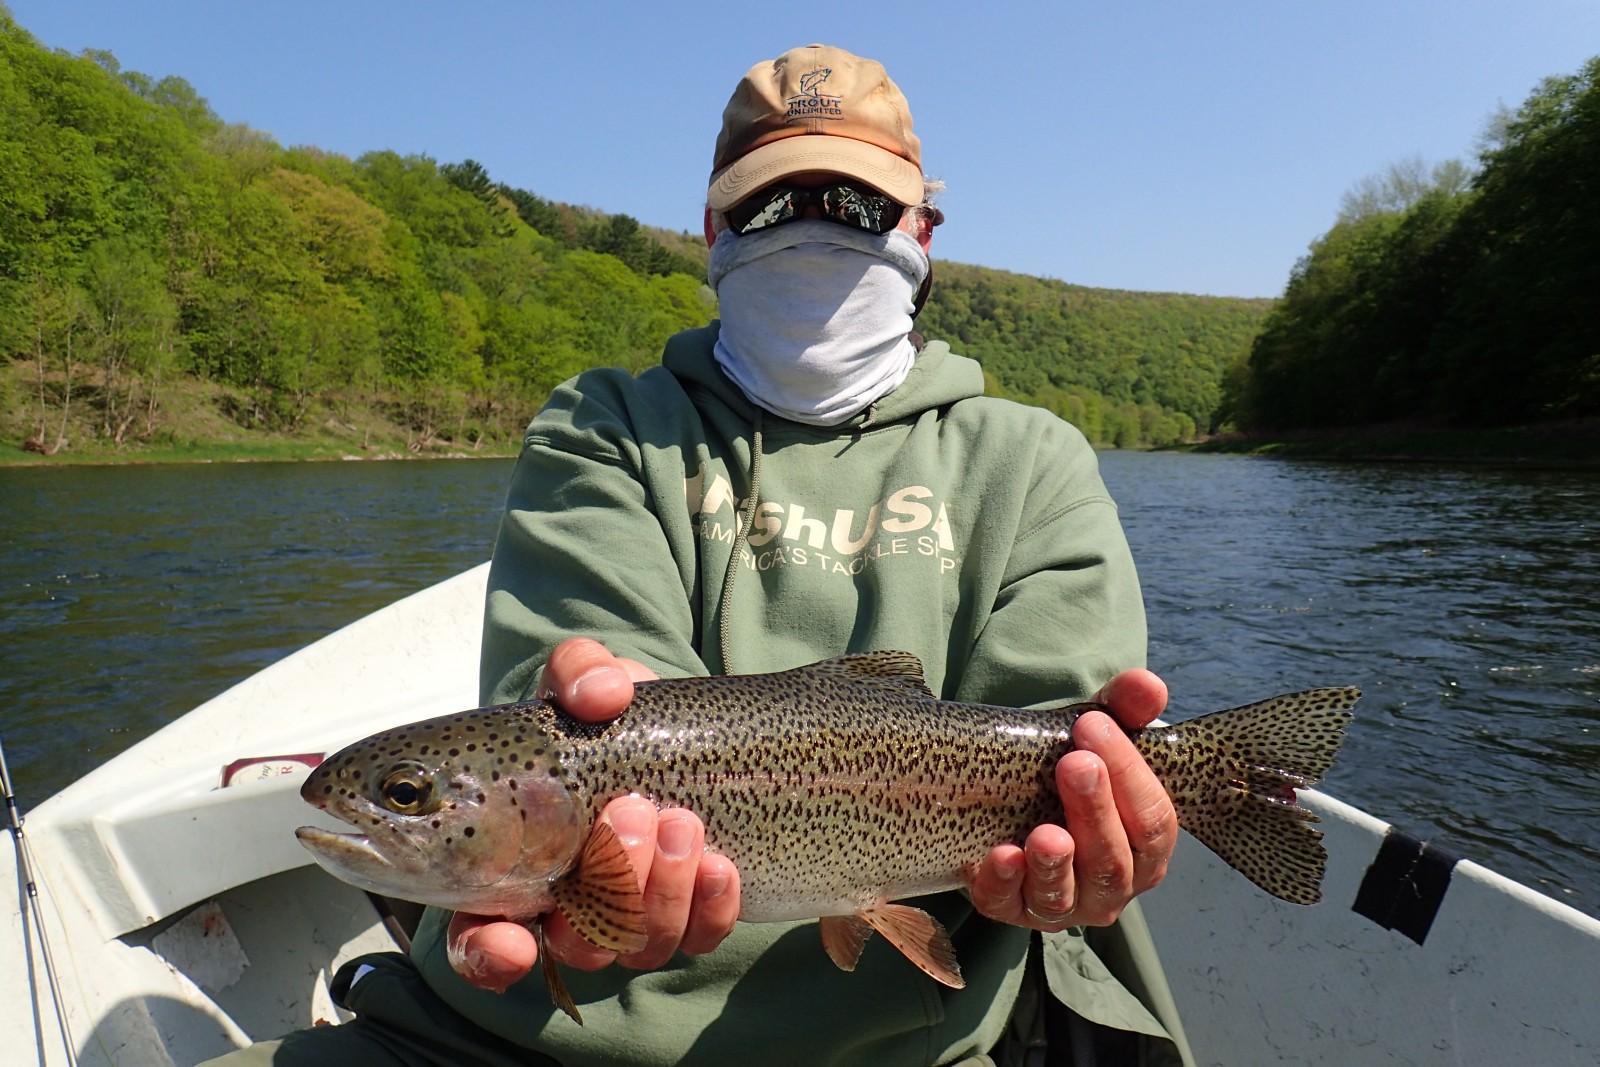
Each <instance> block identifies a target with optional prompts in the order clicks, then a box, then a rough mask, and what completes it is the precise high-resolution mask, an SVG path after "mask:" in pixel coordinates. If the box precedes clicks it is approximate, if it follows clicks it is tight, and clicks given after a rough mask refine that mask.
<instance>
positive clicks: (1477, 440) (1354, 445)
mask: <svg viewBox="0 0 1600 1067" xmlns="http://www.w3.org/2000/svg"><path fill="white" fill-rule="evenodd" d="M1178 450H1181V451H1186V452H1220V453H1228V454H1233V455H1251V456H1278V457H1289V458H1295V459H1336V460H1352V461H1361V462H1382V463H1483V464H1500V465H1506V466H1528V467H1597V468H1600V419H1571V420H1565V421H1561V422H1550V423H1539V424H1535V425H1530V426H1502V427H1496V428H1493V429H1483V430H1442V429H1432V428H1427V427H1421V426H1416V425H1399V426H1396V425H1389V426H1373V427H1363V428H1357V429H1343V430H1330V431H1322V432H1309V431H1308V432H1303V433H1296V434H1288V435H1284V436H1281V437H1243V436H1229V437H1217V438H1213V439H1211V440H1208V441H1202V442H1199V443H1197V444H1191V445H1183V446H1181V447H1180V449H1178Z"/></svg>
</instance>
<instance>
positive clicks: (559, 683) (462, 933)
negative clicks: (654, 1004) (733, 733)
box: [448, 637, 739, 993]
mask: <svg viewBox="0 0 1600 1067" xmlns="http://www.w3.org/2000/svg"><path fill="white" fill-rule="evenodd" d="M655 677H656V675H655V674H654V672H652V671H651V670H650V669H649V668H648V667H646V666H644V665H643V664H642V663H638V662H636V661H634V660H630V659H622V658H619V657H617V656H613V655H612V654H611V653H610V652H609V651H608V650H607V649H606V648H605V647H604V646H603V645H601V644H600V643H599V642H597V641H591V640H589V639H587V638H581V637H579V638H573V639H571V640H567V641H563V642H562V643H561V644H559V645H557V646H556V647H555V649H554V650H553V651H552V652H551V653H550V659H549V662H547V663H546V664H545V669H544V675H543V677H542V678H541V680H540V684H539V692H538V696H539V698H540V699H542V700H553V701H554V702H555V703H557V704H559V705H560V706H561V708H562V710H564V711H566V713H567V714H569V715H571V716H572V717H573V718H575V719H582V720H584V721H585V722H605V721H607V720H609V719H614V718H616V717H617V716H618V715H621V714H622V712H623V711H624V710H626V709H627V707H628V705H629V704H630V703H631V702H632V701H633V683H634V682H643V681H649V680H651V679H653V678H655ZM600 819H601V821H604V822H607V823H609V824H610V826H611V828H612V830H614V831H615V832H616V834H617V837H618V839H619V840H621V841H622V844H623V846H624V847H625V848H626V849H627V851H628V859H629V860H630V861H631V862H632V864H633V869H634V872H635V873H636V874H637V875H638V876H639V882H640V885H641V887H642V888H643V890H644V903H645V925H646V927H647V929H648V931H649V942H648V943H647V944H646V945H645V947H644V948H643V949H641V950H639V951H638V952H635V953H631V954H629V955H627V956H622V957H620V958H619V957H618V956H617V954H616V953H614V952H608V951H606V950H604V949H598V948H595V947H594V946H593V945H591V944H589V943H588V942H587V941H585V940H584V939H583V938H581V937H579V936H578V935H577V933H575V932H574V931H573V929H572V927H571V926H570V925H568V923H567V921H566V920H565V919H564V918H562V917H561V915H560V913H558V912H552V913H550V914H549V915H546V916H545V917H544V920H543V922H544V932H545V945H546V947H547V948H548V949H549V951H550V954H551V956H552V957H553V958H554V959H556V960H558V961H559V962H561V963H565V964H567V965H569V966H572V967H577V968H579V969H580V970H597V969H599V968H601V967H604V966H606V965H607V964H609V963H611V962H613V961H616V962H620V963H622V964H623V965H624V966H627V967H637V968H640V969H648V968H652V967H660V966H661V965H662V964H664V963H666V962H667V961H668V960H669V959H671V958H672V955H673V953H674V952H683V953H685V954H686V955H690V956H694V955H698V954H700V953H704V952H710V951H711V950H712V949H714V948H716V947H717V945H719V944H721V942H722V939H723V938H725V937H727V936H728V933H729V932H730V931H731V930H732V929H733V924H734V921H735V920H737V919H738V917H739V872H738V871H737V870H735V869H734V866H733V863H732V862H730V861H729V860H728V859H727V857H725V856H719V855H717V854H716V853H711V852H707V851H705V828H704V827H703V826H702V825H701V823H700V820H699V818H698V817H696V816H695V814H694V813H693V812H690V811H686V810H684V809H682V808H668V809H666V810H665V811H661V812H659V813H658V812H657V811H656V808H655V805H654V804H652V803H650V801H648V800H646V799H644V798H643V797H637V796H627V797H618V798H617V799H616V800H613V801H612V802H611V803H609V804H607V805H606V807H605V809H604V810H603V811H602V812H601V813H600ZM448 943H449V957H450V965H451V966H452V967H454V968H455V970H456V973H457V974H459V975H461V977H462V978H465V979H466V980H467V981H468V982H471V983H472V984H473V985H476V986H479V987H481V988H484V989H491V990H494V991H495V992H497V993H501V992H504V991H505V990H506V989H508V988H510V987H511V985H512V984H513V983H515V982H517V981H519V980H520V979H521V978H522V977H523V976H524V975H526V974H527V973H528V971H529V970H531V969H532V968H533V966H534V964H535V963H536V962H537V960H538V956H539V949H538V943H537V941H536V939H535V938H534V935H533V932H532V931H531V930H529V929H528V928H527V927H525V926H523V925H522V924H520V923H514V922H506V921H503V920H499V919H496V918H492V917H486V916H481V915H464V914H460V913H457V914H456V915H455V916H453V917H452V918H451V920H450V933H449V942H448Z"/></svg>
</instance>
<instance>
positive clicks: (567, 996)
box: [533, 922, 583, 1026]
mask: <svg viewBox="0 0 1600 1067" xmlns="http://www.w3.org/2000/svg"><path fill="white" fill-rule="evenodd" d="M533 936H534V937H535V938H537V939H538V941H539V965H540V968H541V969H542V970H543V971H544V984H545V988H546V989H548V990H550V1000H551V1001H552V1002H553V1003H554V1004H555V1006H556V1007H558V1008H560V1009H561V1010H562V1011H564V1012H566V1013H567V1014H568V1015H569V1016H571V1017H572V1021H573V1022H575V1023H577V1024H578V1025H579V1026H582V1025H583V1016H582V1015H579V1014H578V1006H577V1005H576V1004H574V1003H573V1002H572V994H571V993H568V992H567V983H566V982H564V981H562V979H561V971H560V969H559V968H557V967H556V961H555V957H554V956H552V955H550V949H549V948H547V947H546V945H545V939H544V923H542V922H536V923H534V924H533Z"/></svg>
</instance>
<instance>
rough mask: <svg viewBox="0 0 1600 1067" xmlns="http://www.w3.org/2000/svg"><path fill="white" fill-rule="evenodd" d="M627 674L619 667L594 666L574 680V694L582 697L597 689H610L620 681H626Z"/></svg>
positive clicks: (575, 696) (574, 696)
mask: <svg viewBox="0 0 1600 1067" xmlns="http://www.w3.org/2000/svg"><path fill="white" fill-rule="evenodd" d="M626 680H627V675H625V674H623V673H622V671H621V669H620V668H617V667H592V668H590V669H589V670H586V671H584V672H583V673H582V674H580V675H578V677H576V678H574V679H573V681H572V696H573V698H574V699H577V698H580V697H582V696H583V694H585V693H588V692H591V691H592V690H595V689H610V688H613V687H614V686H616V684H617V683H618V682H619V681H626Z"/></svg>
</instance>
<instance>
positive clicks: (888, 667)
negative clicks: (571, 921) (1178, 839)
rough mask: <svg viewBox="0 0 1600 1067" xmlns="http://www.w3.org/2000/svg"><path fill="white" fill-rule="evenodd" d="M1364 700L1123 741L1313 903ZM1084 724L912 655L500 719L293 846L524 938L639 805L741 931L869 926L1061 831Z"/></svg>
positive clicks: (405, 751)
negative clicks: (621, 800) (683, 817)
mask: <svg viewBox="0 0 1600 1067" xmlns="http://www.w3.org/2000/svg"><path fill="white" fill-rule="evenodd" d="M1359 695H1360V694H1359V692H1358V691H1357V690H1355V689H1348V688H1344V689H1317V690H1310V691H1307V692H1305V693H1296V694H1287V695H1285V696H1281V697H1274V698H1272V699H1270V700H1266V701H1261V702H1260V703H1257V704H1251V705H1247V706H1244V707H1241V708H1235V709H1230V710H1229V711H1224V712H1217V713H1214V714H1212V715H1208V716H1203V717H1201V718H1198V719H1194V720H1190V721H1188V722H1183V723H1178V724H1176V725H1172V726H1163V727H1158V728H1153V729H1147V730H1142V731H1134V732H1132V733H1131V734H1130V736H1131V737H1132V738H1133V739H1134V742H1135V744H1136V745H1137V747H1138V748H1139V751H1140V752H1141V753H1142V754H1143V755H1144V757H1145V759H1146V760H1147V761H1148V762H1149V763H1150V766H1151V767H1152V769H1153V770H1154V772H1155V774H1156V776H1157V777H1158V778H1159V779H1160V780H1161V782H1162V784H1163V785H1164V786H1165V787H1166V789H1167V791H1168V793H1169V794H1170V795H1171V796H1172V798H1173V801H1174V805H1175V807H1176V808H1177V810H1178V814H1179V822H1180V825H1182V826H1183V827H1184V828H1185V829H1186V830H1188V831H1189V832H1191V833H1193V834H1194V835H1195V836H1196V837H1198V838H1199V839H1200V840H1202V841H1203V842H1204V843H1206V844H1207V845H1208V846H1209V847H1210V848H1212V849H1213V851H1216V852H1217V853H1218V854H1219V855H1221V856H1222V857H1223V859H1225V860H1226V861H1227V862H1229V863H1230V864H1231V865H1233V866H1234V867H1236V868H1237V869H1239V870H1240V871H1241V872H1242V873H1243V874H1244V875H1245V876H1246V877H1248V878H1250V879H1251V881H1253V882H1255V883H1256V884H1257V885H1259V886H1261V887H1262V888H1263V889H1265V890H1267V891H1268V892H1270V893H1272V894H1274V895H1276V896H1279V897H1281V898H1283V899H1285V900H1289V901H1292V902H1295V903H1314V902H1315V901H1316V900H1318V899H1319V898H1320V883H1321V878H1322V873H1323V868H1324V865H1325V860H1326V857H1325V854H1324V852H1323V849H1322V845H1321V843H1320V840H1319V838H1320V836H1321V835H1320V834H1319V833H1318V832H1317V831H1316V830H1314V829H1312V828H1311V826H1310V825H1309V824H1310V823H1313V822H1315V821H1316V818H1315V816H1314V815H1313V814H1312V813H1310V812H1308V811H1306V810H1305V809H1303V808H1301V807H1299V806H1298V804H1297V803H1296V802H1295V799H1294V790H1295V789H1297V788H1300V787H1304V786H1308V785H1311V784H1312V783H1314V782H1315V781H1316V780H1317V779H1318V778H1319V777H1320V776H1321V775H1322V774H1323V773H1324V772H1325V771H1326V770H1327V768H1328V766H1329V765H1330V764H1331V763H1332V761H1333V757H1334V754H1335V753H1336V751H1337V749H1338V746H1339V744H1340V742H1341V740H1342V732H1343V729H1344V726H1345V725H1346V723H1347V722H1348V721H1349V718H1350V715H1349V712H1348V710H1347V709H1348V708H1349V707H1350V706H1351V705H1352V704H1354V702H1355V701H1356V699H1357V698H1358V697H1359ZM1091 707H1096V705H1087V704H1081V705H1075V706H1074V707H1071V708H1067V709H1061V710H1046V711H1036V710H1024V709H1017V708H1007V707H991V706H983V705H969V704H959V703H953V702H948V701H940V700H937V699H935V698H934V696H933V695H932V694H931V693H930V692H929V691H928V690H927V687H926V685H925V684H924V683H923V681H922V674H921V666H920V663H918V661H917V660H916V658H915V657H914V656H911V655H909V654H905V653H868V654H865V655H856V656H846V657H841V658H839V659H835V660H828V661H824V662H822V663H818V664H813V665H811V666H808V667H801V668H797V669H795V670H791V671H784V672H779V673H775V674H767V675H744V676H731V677H722V678H687V679H676V680H662V681H657V682H648V683H641V684H639V685H637V686H636V688H635V697H634V700H633V703H632V705H631V706H630V708H629V709H628V711H627V712H626V713H625V714H624V715H622V716H621V717H620V718H619V719H617V720H614V721H612V722H611V723H609V724H605V725H603V726H592V725H588V724H584V723H581V722H578V721H577V720H575V719H572V718H571V717H569V716H567V715H566V714H564V713H563V712H561V711H560V710H559V709H558V708H556V707H554V706H553V705H551V704H548V703H545V702H543V701H530V702H526V703H519V704H509V705H502V706H499V707H493V708H484V709H480V710H477V711H470V712H463V713H460V714H457V715H449V716H444V717H441V718H437V719H432V720H429V721H427V722H422V723H416V724H412V725H410V726H405V727H399V728H396V729H393V730H388V731H384V732H383V733H380V734H376V735H374V736H373V737H370V738H368V739H366V740H364V741H361V742H358V743H356V744H355V745H352V746H350V747H349V748H346V749H345V750H343V751H342V752H339V753H337V754H335V755H334V756H332V757H330V758H329V759H328V760H327V761H326V762H324V763H323V765H322V766H321V767H320V768H318V769H317V770H316V771H315V772H313V774H312V775H311V777H310V778H309V779H308V780H307V782H306V783H305V786H304V788H303V789H302V795H303V796H304V797H305V798H306V799H307V800H308V801H310V802H311V803H313V804H316V805H317V806H319V807H322V808H325V809H326V810H328V811H330V812H331V813H333V814H334V815H337V816H339V817H340V818H343V819H345V820H346V821H348V822H351V823H352V824H353V825H355V826H356V827H357V828H358V829H363V830H366V831H368V834H369V838H363V839H353V838H350V837H349V836H348V835H329V834H325V833H323V832H320V831H309V830H303V831H302V832H301V833H302V839H303V840H305V841H306V844H307V845H308V846H309V847H311V848H312V851H313V852H314V853H316V854H317V858H318V860H319V862H322V863H323V865H324V866H326V867H327V868H328V869H329V870H331V871H333V872H334V873H335V874H337V875H339V876H340V877H343V878H346V880H349V881H352V882H354V883H355V884H357V885H363V886H364V887H366V888H370V889H374V890H375V891H378V892H385V893H388V894H390V895H394V896H401V897H404V898H406V899H412V900H420V901H423V902H425V903H433V904H439V905H442V906H445V907H449V908H454V909H457V910H464V911H471V912H475V913H479V914H494V915H512V916H529V915H534V914H538V913H540V912H543V911H545V910H548V909H549V908H550V907H551V905H552V901H553V900H554V896H553V894H552V889H551V887H552V886H553V885H557V884H558V883H559V882H560V880H561V879H562V878H563V877H565V876H566V875H567V874H568V873H569V872H571V871H572V869H573V867H574V865H575V863H576V857H577V856H578V853H579V851H580V849H581V847H582V843H583V840H584V837H585V835H586V834H587V830H588V827H589V826H590V825H591V824H592V823H593V821H594V818H595V816H596V815H597V814H598V813H599V811H600V809H601V808H602V807H603V806H604V805H605V804H606V803H607V802H608V801H610V800H611V799H613V798H615V797H618V796H621V795H624V794H628V793H639V794H642V795H644V796H646V797H648V798H650V799H651V800H652V801H654V802H655V803H656V804H657V805H660V806H682V807H686V808H689V809H691V810H693V811H694V812H696V813H697V814H698V815H699V816H700V818H701V820H702V821H703V822H704V823H705V827H706V841H707V846H708V847H709V848H711V849H714V850H716V851H718V852H721V853H723V854H725V855H726V856H728V857H729V858H730V859H731V860H732V861H733V862H734V864H735V865H736V866H737V867H738V870H739V877H740V887H741V889H740V901H741V907H742V910H741V912H740V918H741V919H743V920H746V921H751V922H763V921H777V920H782V919H794V918H810V917H822V916H843V915H852V914H860V913H863V912H868V911H870V909H872V908H873V907H874V906H876V905H879V904H882V903H883V902H886V901H893V900H898V899H902V898H905V897H910V896H916V895H920V894H923V893H929V892H934V891H939V890H945V889H951V888H955V887H958V886H960V885H962V884H964V875H965V874H966V873H967V872H969V871H971V870H972V869H973V868H974V866H975V865H976V864H977V862H978V861H979V860H980V859H981V858H982V857H983V856H984V855H985V854H986V853H987V852H988V851H989V849H990V848H992V847H993V846H995V845H997V844H1001V843H1004V842H1016V843H1020V842H1021V841H1022V840H1023V839H1024V838H1025V837H1026V836H1027V834H1028V832H1029V831H1030V830H1031V829H1032V828H1033V827H1035V826H1037V825H1039V824H1040V823H1044V822H1060V821H1061V818H1062V813H1061V803H1060V800H1059V797H1058V796H1057V793H1056V789H1055V778H1054V767H1055V764H1056V761H1057V760H1059V759H1060V757H1061V756H1062V755H1063V754H1064V753H1066V752H1067V751H1069V750H1070V749H1071V747H1072V739H1071V729H1072V724H1073V722H1074V721H1075V720H1076V718H1077V716H1078V715H1079V714H1080V713H1081V712H1082V711H1083V710H1085V709H1088V708H1091ZM397 781H398V782H400V783H401V788H398V789H393V788H391V785H392V783H394V782H397ZM394 792H398V793H399V800H400V803H398V804H397V803H396V801H395V798H394V797H393V796H391V795H389V794H390V793H394ZM418 792H423V793H426V799H425V800H424V801H419V800H418ZM397 807H399V808H405V809H414V810H407V811H400V810H396V808H397ZM336 836H337V837H339V840H338V841H334V840H332V839H333V838H334V837H336ZM375 853H378V854H381V855H374V854H375ZM841 965H842V964H841Z"/></svg>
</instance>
